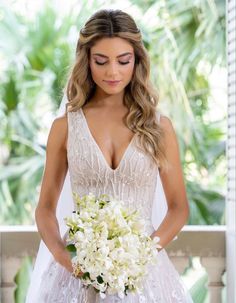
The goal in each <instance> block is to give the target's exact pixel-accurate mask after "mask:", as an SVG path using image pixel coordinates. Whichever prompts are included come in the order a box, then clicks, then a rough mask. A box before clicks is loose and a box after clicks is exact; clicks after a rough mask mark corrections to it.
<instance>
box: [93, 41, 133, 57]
mask: <svg viewBox="0 0 236 303" xmlns="http://www.w3.org/2000/svg"><path fill="white" fill-rule="evenodd" d="M125 52H131V53H133V46H132V45H131V44H130V43H129V42H128V41H127V40H125V39H122V38H119V37H113V38H102V39H99V40H98V41H96V43H95V44H94V45H93V46H92V47H91V54H94V53H102V54H104V55H106V56H113V55H117V56H118V55H119V54H121V53H125Z"/></svg>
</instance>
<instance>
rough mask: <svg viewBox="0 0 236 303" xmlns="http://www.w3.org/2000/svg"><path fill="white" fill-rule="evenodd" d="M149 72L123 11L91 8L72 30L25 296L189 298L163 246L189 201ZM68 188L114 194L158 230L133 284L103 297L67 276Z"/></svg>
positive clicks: (40, 299)
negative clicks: (140, 280)
mask: <svg viewBox="0 0 236 303" xmlns="http://www.w3.org/2000/svg"><path fill="white" fill-rule="evenodd" d="M149 72H150V65H149V57H148V54H147V51H146V49H145V47H144V45H143V43H142V36H141V33H140V30H139V29H138V28H137V25H136V24H135V21H134V20H133V18H132V17H131V16H130V15H128V14H127V13H125V12H122V11H121V10H100V11H98V12H96V13H95V14H94V15H92V16H91V17H90V19H89V20H88V21H87V22H86V24H85V25H84V27H83V28H82V29H81V31H80V36H79V39H78V43H77V49H76V59H75V63H74V66H73V68H72V71H71V75H70V77H69V80H68V84H67V92H66V95H67V98H66V97H65V98H64V101H65V103H66V101H68V102H67V103H66V110H65V111H64V112H63V113H62V114H60V116H59V117H58V118H56V119H55V120H54V122H53V124H52V126H51V129H50V133H49V137H48V142H47V150H46V164H45V170H44V175H43V179H42V185H41V192H40V198H39V202H38V206H37V209H36V213H35V215H36V223H37V227H38V231H39V233H40V235H41V237H42V241H41V245H40V249H39V252H38V255H37V259H36V262H35V267H34V272H33V275H32V278H31V284H30V287H29V289H28V294H27V299H26V302H27V303H34V302H35V303H36V302H37V303H47V302H48V303H49V302H50V303H52V302H57V303H65V302H70V303H72V302H74V303H85V302H88V303H94V302H109V303H115V302H126V303H141V302H147V303H154V302H161V303H175V302H186V303H191V302H192V299H191V297H190V295H189V293H188V292H187V291H186V288H185V286H184V284H183V282H182V280H181V278H180V276H179V274H178V273H177V271H176V269H175V268H174V266H173V264H172V263H171V261H170V259H169V258H168V256H167V254H166V251H165V247H166V245H167V244H168V243H169V242H170V241H172V240H173V239H174V238H175V237H176V235H177V234H178V233H179V231H180V230H181V228H182V227H183V225H184V224H185V222H186V221H187V219H188V214H189V207H188V200H187V196H186V190H185V185H184V180H183V174H182V168H181V162H180V156H179V149H178V143H177V138H176V135H175V131H174V128H173V125H172V123H171V120H170V119H169V118H167V117H166V116H164V115H161V114H160V112H159V110H158V106H157V105H158V97H157V95H156V93H155V90H154V89H153V87H152V84H151V82H150V79H149ZM62 106H64V103H63V102H62ZM72 191H74V192H76V193H78V194H79V195H85V194H88V193H89V192H93V193H94V194H95V195H100V194H102V193H106V194H110V195H112V196H114V197H117V198H118V199H122V200H123V201H125V203H127V206H130V207H133V208H134V209H139V210H140V213H141V214H142V216H143V218H144V220H145V222H146V229H145V230H144V231H143V232H144V233H146V234H147V235H150V236H151V237H152V238H153V237H155V236H158V237H159V238H160V243H159V244H160V245H161V246H162V249H160V251H159V252H158V261H159V262H158V264H157V265H155V266H154V267H152V268H150V270H149V273H148V276H147V278H146V279H145V281H144V291H143V292H142V293H136V294H132V295H131V294H128V295H127V296H125V298H124V299H119V298H118V297H117V296H115V295H112V296H111V295H110V296H107V297H106V298H105V299H102V298H100V297H99V295H98V294H97V293H96V292H95V291H94V290H93V289H92V288H89V289H85V288H84V287H82V282H81V279H80V277H79V278H75V277H74V276H73V274H72V272H73V269H72V264H71V259H70V255H69V253H68V252H67V250H66V249H65V241H64V239H65V234H66V226H65V224H64V223H63V218H64V217H66V216H67V215H70V213H71V211H72V210H73V199H72V195H71V192H72ZM165 199H166V200H165ZM153 202H154V203H153ZM82 274H83V273H82V272H81V273H80V276H81V275H82Z"/></svg>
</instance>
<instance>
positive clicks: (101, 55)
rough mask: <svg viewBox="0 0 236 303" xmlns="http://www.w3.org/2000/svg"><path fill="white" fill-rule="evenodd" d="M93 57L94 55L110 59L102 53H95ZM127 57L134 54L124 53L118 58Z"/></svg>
mask: <svg viewBox="0 0 236 303" xmlns="http://www.w3.org/2000/svg"><path fill="white" fill-rule="evenodd" d="M92 55H93V56H100V57H103V58H109V57H107V56H105V55H103V54H100V53H95V54H92ZM126 55H132V53H130V52H126V53H123V54H121V55H119V56H117V58H120V57H124V56H126Z"/></svg>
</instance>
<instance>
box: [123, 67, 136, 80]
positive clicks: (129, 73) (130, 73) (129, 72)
mask: <svg viewBox="0 0 236 303" xmlns="http://www.w3.org/2000/svg"><path fill="white" fill-rule="evenodd" d="M133 72H134V64H131V65H129V66H128V67H127V69H126V71H125V75H126V78H127V79H131V78H132V76H133Z"/></svg>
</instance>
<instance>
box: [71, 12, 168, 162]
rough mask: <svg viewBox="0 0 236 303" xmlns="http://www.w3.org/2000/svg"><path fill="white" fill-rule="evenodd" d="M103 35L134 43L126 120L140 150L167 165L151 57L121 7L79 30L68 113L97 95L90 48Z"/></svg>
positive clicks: (98, 13) (127, 92) (93, 20)
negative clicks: (158, 116) (152, 81)
mask: <svg viewBox="0 0 236 303" xmlns="http://www.w3.org/2000/svg"><path fill="white" fill-rule="evenodd" d="M104 37H109V38H112V37H120V38H122V39H125V40H126V41H128V42H129V43H130V44H131V45H132V46H133V49H134V54H135V64H134V71H133V76H132V79H131V81H130V83H129V84H128V85H127V86H126V87H125V92H124V104H125V105H126V107H127V108H128V109H129V113H128V114H127V116H126V119H125V123H126V125H127V127H128V128H129V129H130V130H131V131H133V132H134V133H138V136H137V137H138V138H139V140H138V142H139V146H140V147H141V149H142V150H144V151H145V152H146V153H147V154H148V155H150V156H151V158H152V159H153V160H154V162H155V163H156V164H157V165H158V166H159V167H160V168H167V166H168V163H167V160H166V156H165V150H164V132H163V130H162V128H161V126H160V125H158V123H157V113H156V112H157V105H158V93H157V92H156V91H155V89H154V88H153V86H152V83H151V81H150V59H149V56H148V54H147V51H146V49H145V47H144V44H143V42H142V36H141V32H140V30H139V29H138V27H137V25H136V23H135V21H134V20H133V18H132V17H131V16H130V15H129V14H127V13H125V12H123V11H121V10H118V9H117V10H107V9H103V10H99V11H97V12H96V13H94V14H93V15H92V16H91V17H90V18H89V20H88V21H87V22H86V23H85V25H84V27H83V28H82V29H81V30H80V35H79V39H78V42H77V47H76V59H75V63H74V65H73V66H72V68H71V71H70V76H69V78H68V82H67V86H66V94H67V99H68V103H67V104H66V112H70V111H76V110H78V109H79V108H81V107H82V106H83V105H84V104H86V103H88V102H89V100H90V99H91V97H92V96H93V95H94V93H95V89H96V84H95V82H94V81H93V79H92V76H91V71H90V67H89V57H90V48H91V47H92V46H93V45H94V44H95V43H96V41H98V40H99V39H101V38H104Z"/></svg>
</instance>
